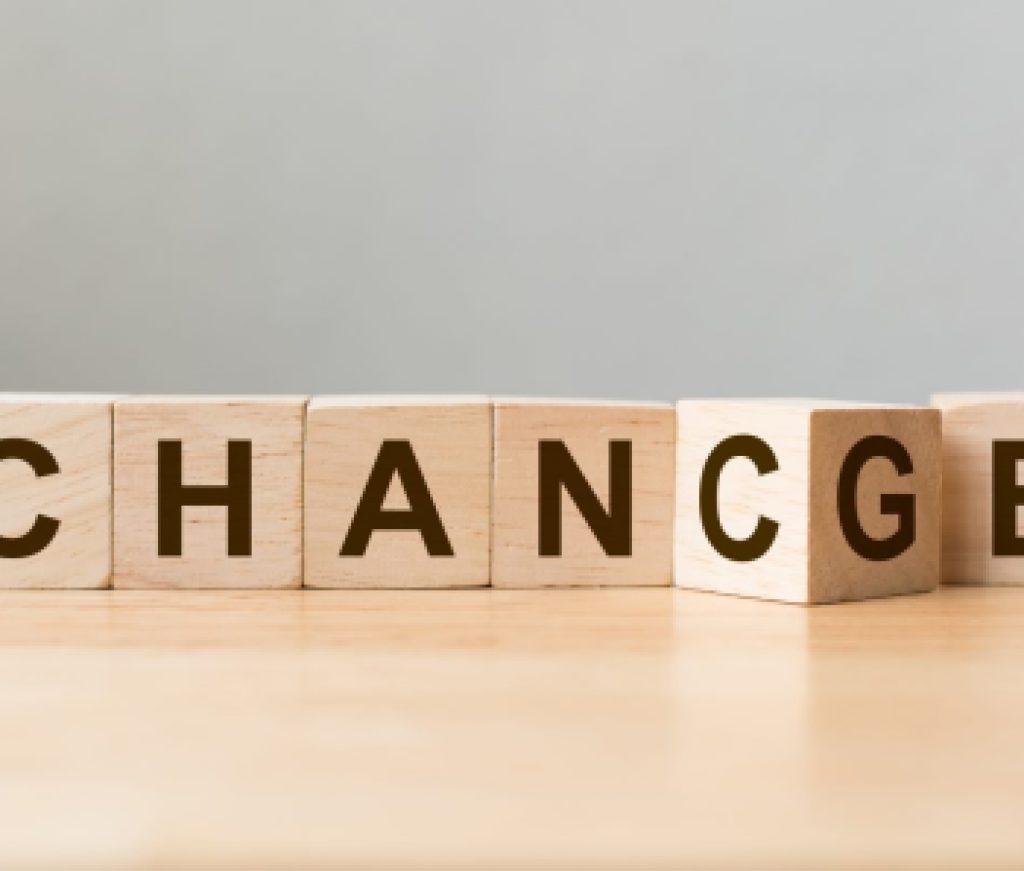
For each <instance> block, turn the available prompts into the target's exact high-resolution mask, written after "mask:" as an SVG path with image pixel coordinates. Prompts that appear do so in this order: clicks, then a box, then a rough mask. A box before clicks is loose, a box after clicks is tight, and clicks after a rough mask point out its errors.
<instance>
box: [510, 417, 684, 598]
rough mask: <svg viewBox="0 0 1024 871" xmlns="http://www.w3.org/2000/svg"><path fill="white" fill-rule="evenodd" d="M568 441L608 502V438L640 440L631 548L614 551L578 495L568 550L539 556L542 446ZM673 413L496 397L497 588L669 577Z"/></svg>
mask: <svg viewBox="0 0 1024 871" xmlns="http://www.w3.org/2000/svg"><path fill="white" fill-rule="evenodd" d="M541 439H556V440H561V441H563V442H564V443H565V445H566V447H567V448H568V450H569V452H570V453H571V455H572V457H573V459H574V460H575V462H576V464H577V465H578V466H579V468H580V470H581V471H582V472H583V474H584V476H585V477H586V479H587V481H588V483H589V484H590V486H591V488H592V489H593V491H594V493H595V494H596V495H597V496H598V498H599V499H600V500H601V501H602V504H603V505H604V506H605V507H607V505H608V501H607V500H608V483H609V480H608V479H609V471H608V466H609V448H608V445H609V442H610V441H612V440H628V441H630V442H631V443H632V552H631V555H630V556H628V557H623V556H608V555H607V554H606V553H605V552H604V550H603V549H602V547H601V544H600V542H599V541H598V540H597V538H596V537H595V535H594V533H593V531H592V530H591V529H590V528H589V526H588V525H587V523H586V521H585V520H584V519H583V517H582V516H581V514H580V512H579V511H578V510H577V507H576V506H575V504H574V503H573V501H572V499H570V498H568V496H566V495H565V494H564V493H563V496H562V500H561V516H562V554H561V556H552V557H542V556H540V555H539V535H538V492H537V491H538V445H539V442H540V440H541ZM674 444H675V420H674V415H673V411H672V408H671V406H669V405H664V404H660V403H627V402H622V403H610V402H609V403H601V402H596V401H595V402H589V401H586V400H579V401H576V402H570V401H566V402H559V401H558V400H550V401H546V400H536V401H526V400H496V401H495V406H494V489H493V497H492V498H493V507H492V512H493V513H492V516H493V521H492V533H491V534H492V540H491V541H492V544H491V547H492V553H491V583H492V585H493V586H495V587H534V586H538V587H540V586H661V585H667V584H670V583H671V576H672V506H673V466H674V461H675V458H674Z"/></svg>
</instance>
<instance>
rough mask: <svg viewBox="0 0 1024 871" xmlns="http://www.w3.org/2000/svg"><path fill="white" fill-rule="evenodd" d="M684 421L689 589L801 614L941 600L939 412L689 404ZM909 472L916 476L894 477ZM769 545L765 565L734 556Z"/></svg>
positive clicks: (682, 411)
mask: <svg viewBox="0 0 1024 871" xmlns="http://www.w3.org/2000/svg"><path fill="white" fill-rule="evenodd" d="M678 413H679V441H678V461H677V469H678V480H679V485H678V490H677V499H678V507H677V516H676V524H677V525H676V566H675V572H676V582H677V583H678V584H679V585H681V586H686V587H695V588H698V589H707V590H713V591H715V592H726V593H734V594H739V595H747V596H756V597H760V598H770V599H779V600H783V601H790V602H800V603H823V602H836V601H842V600H848V599H861V598H867V597H871V596H884V595H893V594H897V593H911V592H923V591H925V590H930V589H933V588H934V587H935V586H936V584H937V582H938V575H939V513H940V465H939V462H938V458H939V454H940V450H941V448H940V444H941V438H940V427H939V420H938V417H937V415H936V414H935V413H934V412H933V411H931V410H929V409H920V408H913V407H900V406H876V407H870V406H865V405H853V404H851V405H848V406H847V405H844V404H842V403H835V402H831V403H827V404H819V403H817V402H807V403H799V402H796V403H794V402H791V401H786V402H753V401H744V402H733V401H707V402H692V401H684V402H681V403H679V405H678ZM751 437H753V438H754V439H755V441H754V442H749V439H750V438H751ZM737 438H738V439H739V441H737ZM758 443H760V444H758ZM723 451H724V453H723ZM904 454H905V455H906V457H905V458H904ZM716 457H717V458H718V459H717V461H716ZM903 459H906V461H907V463H908V464H909V466H910V467H912V471H911V470H909V469H908V468H903V469H902V470H901V469H900V468H897V467H896V466H902V464H903ZM841 484H842V485H841ZM911 500H912V502H913V504H912V506H909V507H908V501H911ZM708 504H710V508H707V507H706V505H708ZM907 512H912V513H913V518H910V517H904V516H902V515H903V514H906V513H907ZM716 518H717V519H716ZM716 524H718V525H720V529H718V530H717V531H716ZM758 531H760V533H764V534H765V535H762V536H761V539H760V541H762V542H764V543H765V546H764V547H763V548H761V549H757V551H756V552H755V553H752V554H748V553H743V552H741V550H742V549H741V550H736V548H735V545H734V543H731V542H730V540H735V541H739V542H741V543H742V542H744V541H746V540H747V539H748V538H751V536H754V535H755V534H757V533H758ZM905 533H906V535H905ZM907 536H909V538H908V537H907ZM712 537H714V538H715V539H716V540H717V541H719V544H718V545H717V546H716V545H715V544H713V543H712V541H711V539H712ZM851 542H855V543H856V547H857V548H858V549H859V550H858V549H855V548H854V546H853V544H852V543H851ZM886 548H889V551H888V553H883V552H884V551H886Z"/></svg>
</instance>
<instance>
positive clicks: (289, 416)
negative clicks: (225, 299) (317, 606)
mask: <svg viewBox="0 0 1024 871" xmlns="http://www.w3.org/2000/svg"><path fill="white" fill-rule="evenodd" d="M305 404H306V399H305V398H304V397H291V396H289V397H270V396H262V397H241V396H239V397H233V396H223V397H217V396H184V397H137V398H132V399H126V400H123V401H120V402H118V403H116V404H115V406H114V579H113V585H114V586H115V587H141V588H154V587H193V588H230V589H242V588H274V587H298V586H300V585H301V583H302V450H303V444H302V439H303V418H304V415H305ZM161 443H163V445H161ZM232 443H233V444H232ZM179 444H180V449H179V448H177V447H176V445H179ZM178 450H180V455H181V456H180V463H179V462H178V461H177V459H176V456H175V454H176V452H177V451H178ZM161 452H164V453H163V457H164V461H165V468H164V472H165V475H168V476H169V477H166V478H165V479H164V483H163V487H164V488H165V497H166V498H165V500H164V502H163V503H162V504H163V505H164V506H165V508H167V509H168V516H167V517H165V518H164V520H165V522H164V523H162V524H161V523H160V522H159V521H158V513H160V512H161V509H160V508H159V507H158V501H159V500H158V491H159V489H160V486H161V485H160V484H158V473H159V469H158V457H159V456H161ZM177 468H180V470H181V471H180V481H178V482H175V481H174V480H173V479H174V477H175V476H176V471H175V470H176V469H177ZM232 477H233V480H232ZM229 481H231V484H232V487H231V490H230V493H228V492H226V491H225V490H224V489H223V488H224V487H225V486H226V485H227V483H228V482H229ZM239 482H244V483H246V484H248V489H247V488H246V487H244V486H242V485H241V484H240V483H239ZM179 485H180V487H181V488H184V490H179V489H178V486H179ZM197 487H198V488H207V490H208V491H209V492H208V494H207V495H206V496H203V495H202V494H201V492H200V491H199V490H196V489H194V488H197ZM246 494H248V496H246ZM179 496H180V498H178V497H179ZM226 497H230V501H231V502H232V506H231V508H230V510H229V509H228V508H227V507H225V506H224V504H223V502H224V501H225V498H226ZM204 499H207V500H208V503H209V504H205V505H196V504H184V506H183V507H182V508H181V512H180V514H181V519H180V524H179V523H178V522H177V521H176V518H175V516H174V515H176V514H177V512H176V511H175V510H174V506H175V504H177V503H192V502H197V501H203V500H204ZM247 501H248V504H247ZM218 502H219V503H221V504H214V503H218ZM179 538H180V540H178V541H176V540H175V539H179ZM161 552H163V555H161ZM179 554H180V555H179Z"/></svg>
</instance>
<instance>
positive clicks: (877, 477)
mask: <svg viewBox="0 0 1024 871" xmlns="http://www.w3.org/2000/svg"><path fill="white" fill-rule="evenodd" d="M810 437H811V458H810V462H811V486H810V512H809V514H810V518H809V520H810V535H809V554H808V561H809V562H808V566H809V568H808V575H809V584H810V601H812V602H839V601H844V600H849V599H864V598H870V597H876V596H889V595H894V594H902V593H923V592H928V591H929V590H934V589H935V588H936V587H937V586H938V584H939V580H940V576H941V564H940V563H941V553H942V542H941V526H942V524H941V516H942V432H941V419H940V415H939V413H938V412H937V411H934V410H932V409H926V408H919V409H896V408H878V409H856V410H848V411H835V410H831V411H830V410H822V411H815V412H813V413H812V416H811V432H810ZM844 468H845V469H846V472H845V475H846V476H847V482H846V485H845V487H844V486H843V485H842V483H841V476H842V475H844ZM841 491H842V492H844V493H846V494H848V496H847V497H846V498H845V503H846V507H845V508H843V507H841V506H840V503H841V502H842V501H843V497H841V496H840V492H841ZM844 511H845V518H844ZM910 512H912V516H911V514H910ZM904 514H905V515H906V516H901V515H904ZM844 522H845V524H846V527H847V528H846V530H844V529H843V524H844ZM861 531H862V532H861ZM911 532H912V533H913V537H912V541H911V539H910V538H909V537H908V536H909V535H910V533H911ZM885 542H889V544H884V543H885ZM858 549H859V551H858ZM897 550H899V553H898V554H897V555H891V554H895V553H896V551H897Z"/></svg>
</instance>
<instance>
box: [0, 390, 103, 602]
mask: <svg viewBox="0 0 1024 871" xmlns="http://www.w3.org/2000/svg"><path fill="white" fill-rule="evenodd" d="M112 401H113V398H112V397H109V396H84V395H59V394H38V395H30V394H2V395H0V459H2V460H3V462H0V493H2V494H3V496H2V498H0V536H2V537H3V538H2V540H0V554H2V555H0V587H8V588H10V587H16V588H47V587H52V588H72V587H76V588H84V587H87V588H94V587H106V586H108V585H109V583H110V450H111V407H112Z"/></svg>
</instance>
